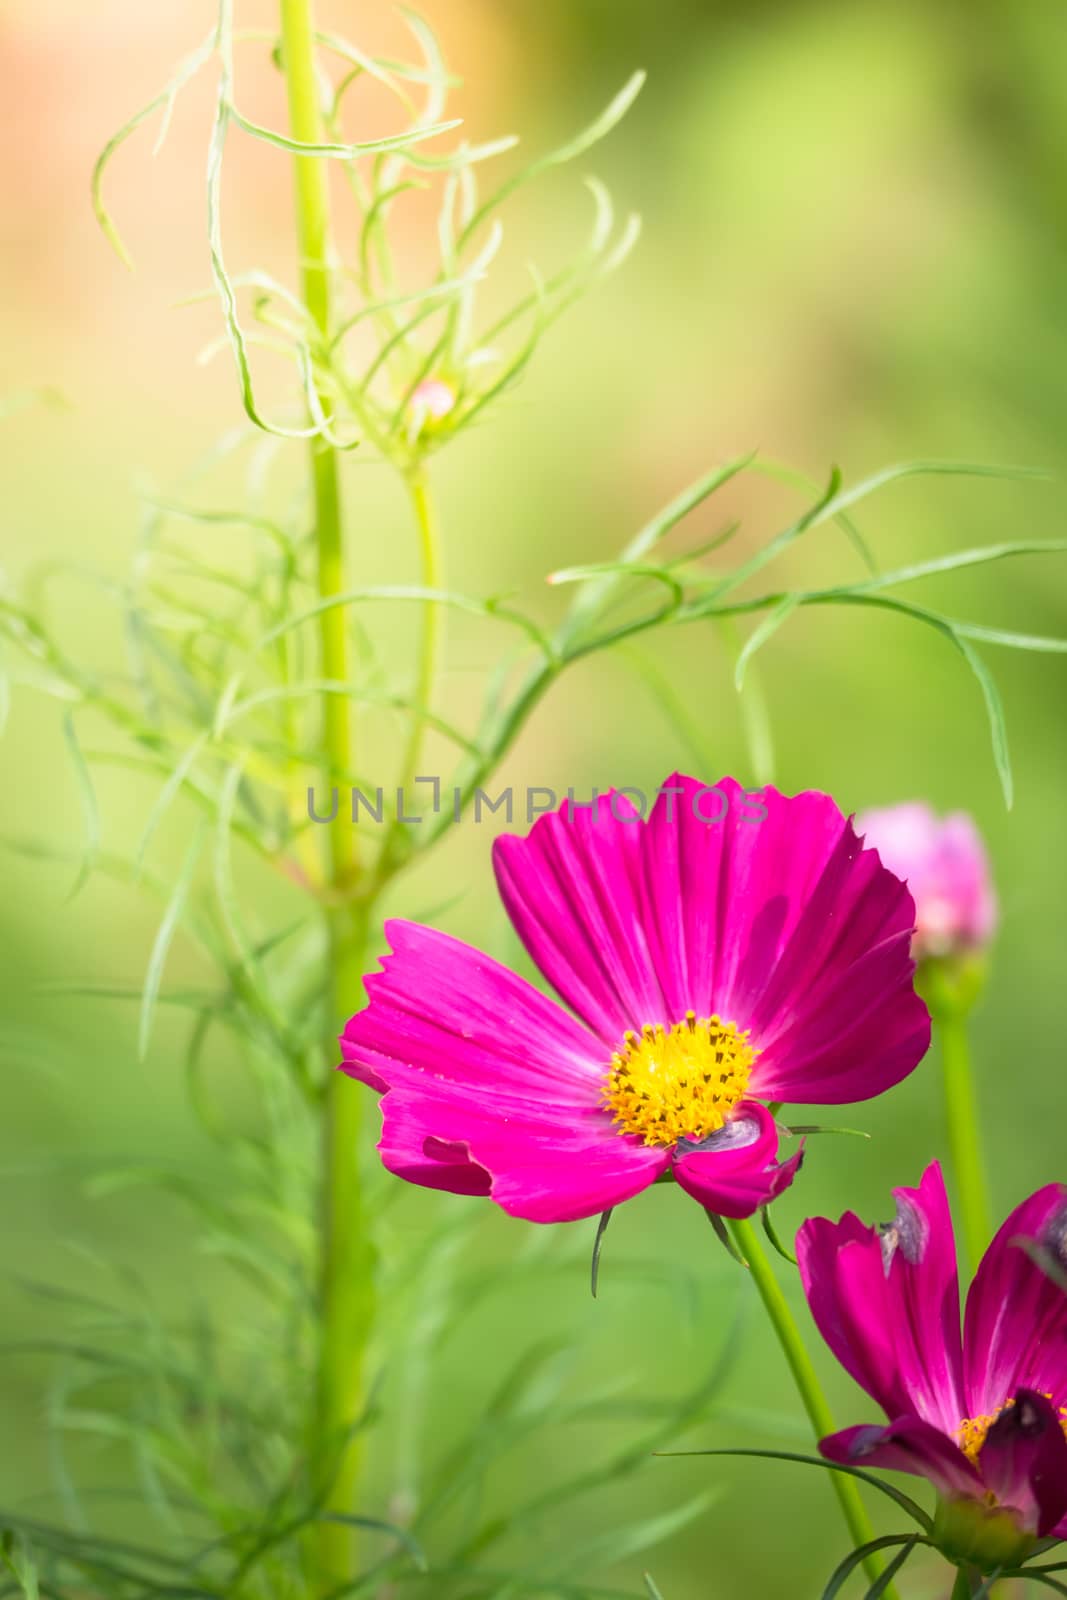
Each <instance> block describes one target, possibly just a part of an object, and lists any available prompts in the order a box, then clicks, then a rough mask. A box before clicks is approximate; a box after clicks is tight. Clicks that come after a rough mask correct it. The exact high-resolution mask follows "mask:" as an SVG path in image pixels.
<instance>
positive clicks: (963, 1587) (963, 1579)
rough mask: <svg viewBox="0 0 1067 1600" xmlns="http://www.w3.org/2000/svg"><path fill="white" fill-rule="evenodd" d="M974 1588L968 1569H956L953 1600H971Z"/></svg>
mask: <svg viewBox="0 0 1067 1600" xmlns="http://www.w3.org/2000/svg"><path fill="white" fill-rule="evenodd" d="M973 1593H974V1588H973V1586H972V1584H971V1580H970V1578H969V1577H968V1575H967V1569H966V1567H957V1568H956V1581H955V1583H954V1584H953V1585H952V1600H971V1595H972V1594H973Z"/></svg>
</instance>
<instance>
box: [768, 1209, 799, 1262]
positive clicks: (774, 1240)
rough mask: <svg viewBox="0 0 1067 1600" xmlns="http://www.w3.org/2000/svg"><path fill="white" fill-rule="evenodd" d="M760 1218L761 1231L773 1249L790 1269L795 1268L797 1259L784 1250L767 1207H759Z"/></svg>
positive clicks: (790, 1252) (789, 1251)
mask: <svg viewBox="0 0 1067 1600" xmlns="http://www.w3.org/2000/svg"><path fill="white" fill-rule="evenodd" d="M760 1217H761V1219H762V1221H763V1231H764V1233H765V1234H766V1235H767V1238H768V1239H769V1240H770V1242H771V1245H772V1246H773V1248H774V1249H775V1250H776V1251H777V1252H778V1254H779V1255H780V1256H781V1258H782V1260H783V1261H788V1262H789V1265H790V1266H791V1267H795V1266H796V1264H797V1258H796V1256H795V1255H794V1254H793V1253H792V1251H791V1250H787V1249H786V1247H785V1245H784V1244H783V1243H782V1241H781V1239H779V1237H778V1234H777V1233H776V1231H775V1227H774V1223H773V1222H772V1221H771V1211H770V1207H769V1206H761V1207H760Z"/></svg>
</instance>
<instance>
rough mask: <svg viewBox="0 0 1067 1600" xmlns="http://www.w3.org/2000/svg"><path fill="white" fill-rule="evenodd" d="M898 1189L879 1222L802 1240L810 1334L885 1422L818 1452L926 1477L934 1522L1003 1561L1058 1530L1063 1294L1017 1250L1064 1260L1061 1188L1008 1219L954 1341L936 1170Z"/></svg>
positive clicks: (973, 1551) (818, 1231)
mask: <svg viewBox="0 0 1067 1600" xmlns="http://www.w3.org/2000/svg"><path fill="white" fill-rule="evenodd" d="M894 1196H895V1199H896V1202H897V1215H896V1219H895V1220H894V1221H893V1222H892V1223H891V1224H890V1225H889V1226H888V1227H886V1228H882V1229H878V1228H867V1227H864V1225H863V1223H862V1222H860V1220H859V1218H858V1217H856V1216H854V1215H853V1214H852V1213H851V1212H846V1214H845V1215H844V1216H843V1217H842V1218H841V1221H840V1222H836V1223H835V1222H830V1221H828V1220H827V1219H826V1218H824V1217H819V1218H816V1219H814V1220H810V1221H808V1222H805V1223H804V1224H803V1226H802V1227H801V1229H800V1232H799V1234H798V1236H797V1255H798V1259H799V1263H800V1274H801V1278H802V1280H803V1284H804V1292H805V1294H806V1295H807V1297H808V1304H809V1305H810V1307H811V1312H812V1315H813V1317H814V1318H815V1321H816V1323H817V1325H818V1328H819V1332H820V1333H821V1334H822V1336H823V1338H824V1339H825V1340H826V1342H827V1344H828V1345H829V1346H830V1349H831V1350H832V1351H833V1353H834V1355H835V1356H836V1357H837V1359H838V1360H839V1361H840V1362H841V1364H842V1366H843V1367H845V1368H846V1370H847V1371H848V1372H850V1373H851V1374H852V1376H853V1377H854V1378H855V1380H856V1382H857V1383H859V1384H860V1385H861V1386H862V1387H863V1388H864V1389H866V1391H867V1393H868V1394H869V1395H870V1396H871V1398H872V1399H873V1400H876V1401H877V1403H878V1404H879V1405H880V1406H881V1408H882V1410H883V1411H884V1412H885V1414H886V1416H887V1417H888V1418H889V1425H888V1426H887V1427H881V1426H879V1425H878V1424H873V1425H870V1426H866V1427H857V1428H845V1429H844V1430H843V1431H842V1432H841V1433H835V1434H832V1435H831V1436H830V1437H829V1438H826V1439H823V1440H822V1441H821V1442H820V1445H819V1449H820V1450H821V1451H822V1454H823V1455H824V1456H826V1457H827V1459H828V1460H830V1461H838V1462H842V1463H844V1464H846V1465H848V1466H856V1465H862V1466H870V1467H886V1468H889V1469H890V1470H892V1471H896V1472H912V1473H918V1474H920V1475H921V1476H923V1477H926V1478H928V1479H929V1480H930V1481H931V1483H933V1484H934V1486H935V1487H936V1489H937V1490H938V1493H939V1495H940V1496H941V1497H942V1505H941V1510H940V1512H939V1519H938V1521H939V1523H940V1525H941V1527H942V1529H943V1530H945V1529H947V1530H950V1531H951V1536H952V1537H953V1538H954V1539H955V1540H956V1541H957V1543H959V1541H960V1540H961V1539H962V1540H963V1542H964V1544H965V1545H966V1548H958V1549H957V1551H956V1554H957V1555H958V1556H959V1558H960V1559H967V1560H972V1559H973V1560H979V1561H980V1560H981V1556H982V1550H983V1542H984V1545H985V1548H987V1549H988V1550H989V1551H990V1552H991V1560H990V1561H989V1563H988V1565H989V1566H992V1565H996V1564H997V1563H998V1562H999V1561H1000V1560H1001V1559H1004V1560H1005V1562H1006V1564H1007V1563H1008V1562H1009V1561H1010V1560H1011V1558H1013V1557H1014V1558H1015V1559H1018V1558H1019V1557H1020V1555H1021V1554H1023V1553H1025V1550H1026V1548H1027V1546H1028V1545H1032V1544H1033V1542H1034V1540H1035V1539H1036V1538H1039V1537H1044V1536H1045V1535H1046V1534H1053V1535H1055V1536H1056V1537H1058V1538H1064V1537H1067V1437H1065V1430H1067V1420H1065V1419H1067V1295H1065V1294H1064V1292H1063V1290H1062V1289H1061V1288H1059V1287H1058V1286H1057V1285H1056V1284H1054V1283H1053V1282H1052V1280H1051V1279H1050V1278H1049V1276H1048V1275H1047V1274H1046V1273H1045V1272H1044V1271H1042V1269H1041V1267H1040V1266H1038V1265H1037V1263H1036V1262H1035V1261H1034V1260H1032V1259H1031V1257H1030V1255H1029V1254H1027V1252H1026V1250H1024V1249H1022V1248H1021V1247H1020V1241H1031V1242H1032V1245H1033V1246H1034V1247H1035V1248H1037V1249H1038V1250H1039V1251H1045V1252H1047V1253H1048V1254H1049V1256H1050V1257H1051V1259H1053V1260H1054V1261H1055V1262H1057V1263H1064V1262H1065V1261H1067V1255H1065V1250H1067V1187H1064V1185H1062V1184H1050V1185H1049V1186H1048V1187H1047V1188H1045V1189H1039V1190H1038V1192H1037V1193H1036V1194H1034V1195H1031V1197H1030V1199H1029V1200H1025V1201H1024V1202H1023V1204H1022V1205H1021V1206H1019V1207H1018V1208H1017V1209H1016V1210H1015V1211H1013V1212H1012V1214H1011V1216H1010V1217H1009V1218H1008V1220H1007V1222H1005V1224H1004V1226H1003V1227H1002V1228H1001V1230H1000V1232H999V1233H998V1234H997V1236H996V1238H995V1239H994V1240H993V1243H992V1244H991V1245H990V1247H989V1249H988V1250H987V1251H986V1254H985V1257H984V1258H983V1260H982V1263H981V1265H980V1267H979V1268H978V1272H977V1274H976V1276H975V1279H974V1282H973V1283H972V1285H971V1288H970V1292H969V1294H968V1296H967V1309H966V1315H965V1318H964V1327H963V1336H962V1339H961V1336H960V1302H959V1288H958V1284H957V1279H956V1246H955V1241H954V1238H953V1233H952V1218H951V1216H950V1215H949V1209H948V1200H947V1198H946V1196H945V1185H944V1180H943V1178H942V1176H941V1168H940V1167H939V1166H938V1165H937V1163H936V1162H935V1163H934V1165H933V1166H931V1167H928V1168H927V1169H926V1172H925V1173H924V1174H923V1178H922V1182H921V1183H920V1185H919V1187H918V1189H897V1190H895V1191H894ZM936 1531H937V1523H935V1532H936Z"/></svg>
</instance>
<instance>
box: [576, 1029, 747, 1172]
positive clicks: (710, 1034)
mask: <svg viewBox="0 0 1067 1600" xmlns="http://www.w3.org/2000/svg"><path fill="white" fill-rule="evenodd" d="M757 1054H758V1052H757V1051H756V1050H755V1049H753V1047H752V1046H751V1045H750V1044H749V1042H748V1031H747V1030H746V1031H745V1032H741V1031H740V1029H738V1027H737V1026H736V1024H734V1023H732V1022H723V1021H722V1019H721V1018H720V1017H717V1016H712V1017H706V1018H703V1019H699V1020H698V1018H697V1015H696V1012H694V1011H687V1012H686V1014H685V1016H684V1018H683V1019H682V1021H681V1022H675V1023H672V1024H671V1026H670V1027H665V1026H664V1025H663V1023H660V1022H655V1023H653V1022H646V1023H645V1024H644V1025H643V1027H642V1029H641V1032H640V1034H637V1033H635V1032H634V1031H633V1030H632V1029H631V1030H630V1031H629V1032H627V1034H626V1035H625V1038H624V1042H623V1045H622V1048H621V1049H619V1050H617V1051H616V1052H615V1054H614V1055H613V1056H612V1058H611V1067H610V1069H609V1071H608V1076H607V1081H606V1082H605V1085H604V1102H605V1105H606V1106H607V1108H608V1110H610V1111H611V1112H612V1113H613V1119H614V1121H615V1123H616V1125H617V1127H618V1130H619V1132H620V1133H631V1134H637V1135H638V1136H639V1137H640V1138H642V1139H643V1140H644V1142H645V1144H649V1145H673V1144H677V1142H678V1140H679V1139H686V1140H689V1141H691V1142H693V1143H699V1142H700V1141H701V1140H702V1139H707V1138H708V1137H709V1136H710V1135H711V1134H713V1133H715V1132H717V1131H718V1129H719V1128H721V1127H722V1126H723V1124H724V1123H725V1122H726V1120H727V1117H728V1116H729V1114H730V1112H731V1110H732V1109H733V1107H734V1106H735V1105H736V1104H737V1102H738V1101H739V1100H740V1099H742V1098H743V1096H744V1093H745V1090H746V1088H747V1086H748V1080H749V1075H750V1073H751V1071H752V1063H753V1062H754V1061H755V1059H756V1055H757Z"/></svg>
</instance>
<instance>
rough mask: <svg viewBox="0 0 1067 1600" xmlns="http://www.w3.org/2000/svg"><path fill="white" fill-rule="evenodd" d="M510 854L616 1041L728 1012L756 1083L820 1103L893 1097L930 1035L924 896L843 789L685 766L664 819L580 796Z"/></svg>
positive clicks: (596, 1019) (670, 788)
mask: <svg viewBox="0 0 1067 1600" xmlns="http://www.w3.org/2000/svg"><path fill="white" fill-rule="evenodd" d="M712 818H714V819H716V820H704V819H712ZM494 861H495V865H496V870H497V878H498V882H499V885H500V891H501V894H502V896H503V899H504V903H505V905H506V906H507V909H508V912H509V915H510V916H511V919H512V921H513V922H514V924H515V927H516V930H517V931H518V933H519V935H520V937H521V938H522V940H523V942H524V944H525V945H526V948H527V949H528V950H529V952H530V954H531V956H532V957H533V959H534V961H536V962H537V964H538V966H539V967H540V968H541V970H542V972H544V974H545V976H546V977H547V978H548V979H549V981H550V982H551V983H553V984H554V985H555V987H556V988H557V989H558V991H559V993H560V994H561V995H562V996H563V997H564V999H565V1000H567V1001H568V1003H569V1004H570V1005H571V1006H572V1007H573V1008H574V1010H575V1011H577V1013H578V1014H579V1016H581V1017H583V1018H584V1019H585V1021H586V1022H587V1023H588V1024H589V1026H590V1027H591V1028H593V1029H594V1030H595V1031H596V1032H597V1033H598V1034H599V1036H600V1037H601V1038H602V1039H603V1040H604V1041H605V1044H606V1045H608V1047H609V1048H614V1047H615V1046H616V1045H617V1043H618V1041H619V1040H620V1039H621V1038H622V1036H623V1035H624V1034H625V1032H626V1030H627V1029H629V1028H640V1027H641V1026H643V1024H645V1023H647V1022H652V1023H656V1022H661V1023H664V1024H666V1025H669V1024H670V1023H672V1022H676V1021H678V1020H680V1019H681V1018H682V1017H683V1016H684V1015H685V1013H686V1011H688V1010H692V1011H695V1012H696V1014H697V1015H698V1016H709V1015H711V1014H712V1013H715V1012H717V1013H718V1014H719V1015H720V1016H722V1017H724V1018H725V1019H727V1020H729V1021H732V1022H735V1023H736V1024H737V1025H738V1026H739V1027H742V1028H751V1029H752V1034H753V1042H754V1043H755V1044H756V1045H757V1046H758V1047H759V1048H760V1049H761V1051H762V1054H761V1055H760V1057H759V1059H758V1061H757V1064H756V1068H755V1071H754V1073H753V1078H752V1081H751V1088H752V1090H753V1092H754V1093H756V1094H758V1095H761V1096H764V1097H766V1098H768V1099H788V1100H790V1101H793V1102H797V1101H800V1102H804V1101H807V1102H813V1103H819V1104H829V1103H838V1102H841V1101H847V1100H855V1099H864V1098H867V1097H868V1096H870V1095H874V1094H878V1093H880V1092H881V1091H882V1090H883V1089H886V1088H888V1087H890V1086H891V1085H892V1084H893V1083H896V1082H897V1081H898V1080H899V1079H900V1078H902V1077H904V1076H905V1075H906V1074H907V1073H908V1072H910V1071H911V1070H912V1068H913V1067H914V1066H915V1065H916V1064H917V1062H918V1061H919V1060H920V1058H921V1056H922V1055H923V1053H924V1051H925V1050H926V1048H927V1045H928V1043H929V1019H928V1017H927V1014H926V1008H925V1006H924V1005H923V1004H922V1001H921V1000H919V999H918V997H917V996H916V995H915V993H914V990H913V987H912V972H913V967H912V963H911V961H910V957H909V954H908V947H909V943H910V939H911V932H912V928H913V926H914V908H913V905H912V902H911V899H910V896H909V895H908V893H907V891H906V890H905V889H904V887H903V885H902V884H901V883H900V882H899V880H897V879H896V878H894V877H893V876H892V874H891V873H889V872H887V871H886V870H885V869H884V868H883V867H882V866H881V864H880V862H879V860H878V858H877V856H876V855H875V853H874V852H873V851H867V852H864V851H863V850H862V848H861V845H860V841H859V840H858V839H857V838H856V836H855V834H854V832H853V831H852V828H851V825H850V824H849V823H848V822H847V821H846V819H845V818H844V817H843V816H842V815H841V812H840V811H839V810H838V808H837V806H836V805H835V804H834V803H833V801H832V800H831V799H830V798H829V797H828V796H826V795H822V794H816V793H809V794H801V795H796V796H794V797H792V798H789V797H787V796H784V795H781V794H779V793H778V791H777V790H775V789H771V788H766V789H763V790H761V791H759V796H758V798H756V797H754V796H753V795H750V794H748V793H746V791H744V790H742V789H741V787H740V785H739V784H737V783H736V782H735V781H734V780H733V779H731V778H724V779H723V780H722V781H721V782H720V783H718V784H717V785H715V787H714V789H712V788H710V787H708V786H704V785H701V784H700V783H698V782H697V781H696V780H695V779H693V778H684V777H681V776H678V775H675V776H674V777H672V778H670V779H668V780H667V782H666V783H665V784H664V786H663V789H662V791H661V793H660V797H659V799H658V800H657V802H656V805H655V806H654V807H653V810H652V813H651V815H650V817H649V820H648V822H647V823H643V822H641V821H640V820H639V819H638V817H637V816H636V813H634V812H633V810H632V808H631V807H630V805H629V802H628V801H626V800H625V799H624V798H623V797H620V796H617V795H614V796H609V797H605V798H602V799H600V800H599V801H598V803H597V804H596V806H595V807H592V808H589V807H586V808H582V809H579V808H570V807H563V808H562V809H561V810H560V811H558V812H556V813H555V814H553V815H552V816H548V817H543V818H542V819H541V820H540V821H538V822H537V823H536V824H535V826H534V827H533V829H532V830H531V832H530V834H529V836H528V837H527V838H526V839H519V838H504V839H500V840H498V841H497V843H496V846H495V850H494Z"/></svg>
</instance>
